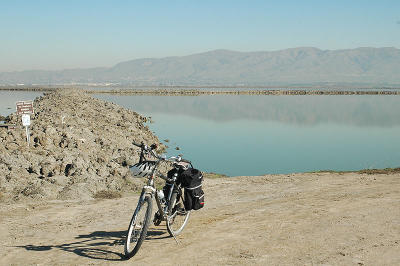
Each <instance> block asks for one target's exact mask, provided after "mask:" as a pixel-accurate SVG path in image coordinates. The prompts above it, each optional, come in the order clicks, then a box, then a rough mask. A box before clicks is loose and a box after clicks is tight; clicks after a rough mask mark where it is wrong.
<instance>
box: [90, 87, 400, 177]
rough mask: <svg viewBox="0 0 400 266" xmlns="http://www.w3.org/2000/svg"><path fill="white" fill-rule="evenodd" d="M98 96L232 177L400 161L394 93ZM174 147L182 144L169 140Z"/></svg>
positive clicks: (399, 108) (399, 114)
mask: <svg viewBox="0 0 400 266" xmlns="http://www.w3.org/2000/svg"><path fill="white" fill-rule="evenodd" d="M96 97H98V98H100V99H104V100H108V101H111V102H114V103H116V104H119V105H122V106H124V107H127V108H130V109H132V110H135V111H137V112H139V113H141V114H143V115H145V116H151V117H152V119H153V120H154V121H155V123H152V124H149V127H150V128H151V129H152V130H153V131H154V132H155V133H156V134H157V135H158V136H159V138H160V139H161V140H164V139H169V140H170V142H169V143H167V145H169V146H170V148H169V150H168V153H169V154H178V153H181V154H183V155H184V156H185V157H186V158H188V159H191V160H192V161H193V162H194V163H195V166H196V167H198V168H200V169H201V170H204V171H209V172H217V173H224V174H227V175H231V176H237V175H260V174H266V173H291V172H305V171H317V170H326V169H332V170H359V169H365V168H385V167H398V166H400V96H369V95H366V96H310V95H308V96H248V95H243V96H233V95H232V96H231V95H228V96H227V95H217V96H197V97H191V96H115V95H97V96H96ZM177 146H178V147H180V149H181V150H180V151H177V150H175V147H177Z"/></svg>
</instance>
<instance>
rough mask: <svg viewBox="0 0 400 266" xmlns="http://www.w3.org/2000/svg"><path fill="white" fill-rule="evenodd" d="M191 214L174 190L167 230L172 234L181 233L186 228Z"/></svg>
mask: <svg viewBox="0 0 400 266" xmlns="http://www.w3.org/2000/svg"><path fill="white" fill-rule="evenodd" d="M189 216H190V211H186V210H185V207H184V205H183V202H182V201H181V200H180V197H179V196H178V193H177V192H173V193H172V195H171V200H170V202H169V204H168V217H167V219H168V220H167V230H168V233H169V234H170V235H171V236H177V235H179V234H180V233H181V232H182V230H183V228H185V226H186V224H187V222H188V220H189Z"/></svg>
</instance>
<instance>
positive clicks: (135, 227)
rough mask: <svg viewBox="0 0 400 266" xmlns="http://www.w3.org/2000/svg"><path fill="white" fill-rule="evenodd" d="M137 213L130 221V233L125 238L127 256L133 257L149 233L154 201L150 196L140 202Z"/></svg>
mask: <svg viewBox="0 0 400 266" xmlns="http://www.w3.org/2000/svg"><path fill="white" fill-rule="evenodd" d="M138 204H139V206H138V207H137V208H136V210H135V213H134V214H133V216H132V219H131V222H130V223H129V228H128V233H127V236H126V239H125V248H124V249H125V257H126V258H128V259H129V258H131V257H133V256H134V255H135V254H136V253H137V252H138V251H139V248H140V246H141V245H142V243H143V241H144V239H145V238H146V235H147V229H148V228H149V224H150V219H151V212H152V209H153V202H152V200H151V197H150V196H146V197H145V198H144V200H143V201H142V202H139V203H138Z"/></svg>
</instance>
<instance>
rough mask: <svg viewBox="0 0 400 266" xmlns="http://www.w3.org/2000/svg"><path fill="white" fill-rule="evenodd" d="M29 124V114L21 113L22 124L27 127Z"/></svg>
mask: <svg viewBox="0 0 400 266" xmlns="http://www.w3.org/2000/svg"><path fill="white" fill-rule="evenodd" d="M30 124H31V116H30V115H26V114H23V115H22V125H23V126H25V127H27V126H29V125H30Z"/></svg>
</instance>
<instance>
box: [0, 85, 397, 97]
mask: <svg viewBox="0 0 400 266" xmlns="http://www.w3.org/2000/svg"><path fill="white" fill-rule="evenodd" d="M143 88H145V87H141V88H132V89H112V88H110V89H99V90H97V89H84V88H81V89H79V88H78V89H77V90H79V91H81V92H85V93H88V94H113V95H156V96H200V95H276V96H279V95H400V89H399V88H382V89H367V88H364V89H363V88H359V89H353V90H349V89H343V90H341V89H323V90H322V89H314V88H307V89H305V88H301V89H295V88H294V89H289V88H284V89H271V88H268V89H260V88H256V87H254V88H242V87H223V88H225V89H226V88H232V90H216V89H217V88H219V87H210V88H207V90H202V89H199V88H197V87H195V88H193V87H186V88H183V87H171V88H169V89H168V88H165V87H158V88H157V87H149V88H147V89H143ZM220 88H222V87H220ZM60 89H63V90H69V89H70V90H76V88H72V87H71V88H61V87H60V88H59V87H47V88H46V87H23V88H18V87H0V91H36V92H53V91H57V90H60ZM239 89H246V90H239Z"/></svg>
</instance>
